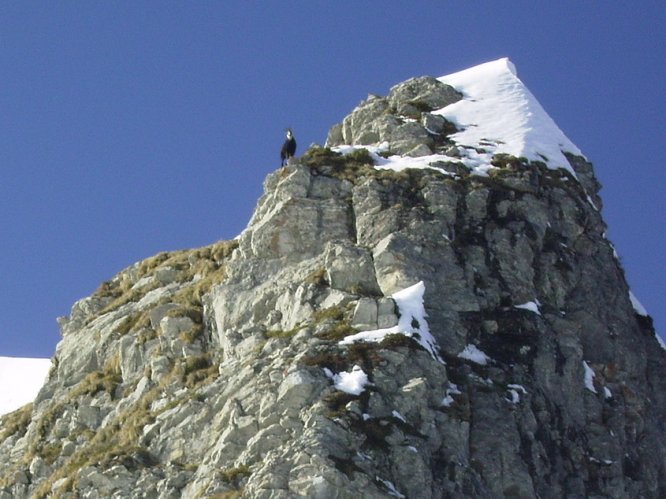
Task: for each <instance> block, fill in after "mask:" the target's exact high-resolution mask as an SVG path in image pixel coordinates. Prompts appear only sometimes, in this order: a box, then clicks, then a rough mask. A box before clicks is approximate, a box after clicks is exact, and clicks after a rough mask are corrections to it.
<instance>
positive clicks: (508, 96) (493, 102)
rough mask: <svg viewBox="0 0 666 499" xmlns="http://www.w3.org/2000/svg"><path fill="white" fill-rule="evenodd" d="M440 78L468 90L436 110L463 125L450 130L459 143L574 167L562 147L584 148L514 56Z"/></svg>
mask: <svg viewBox="0 0 666 499" xmlns="http://www.w3.org/2000/svg"><path fill="white" fill-rule="evenodd" d="M439 80H440V81H442V82H444V83H446V84H448V85H451V86H452V87H454V88H455V89H457V90H458V91H460V92H462V94H463V99H462V100H461V101H459V102H456V103H454V104H451V105H450V106H447V107H445V108H444V109H440V110H439V111H436V112H435V114H441V115H442V116H444V117H445V118H446V119H448V120H449V121H451V122H453V123H455V124H456V125H458V127H459V128H463V130H462V131H461V132H458V133H456V134H454V135H453V136H451V139H452V140H453V141H454V142H456V144H458V145H459V146H463V147H465V148H482V149H485V150H486V151H488V153H487V154H489V155H490V156H489V157H487V158H486V159H488V160H489V158H490V157H492V155H493V154H498V153H505V154H510V155H512V156H516V157H525V158H527V159H529V160H534V161H545V162H546V163H547V164H548V166H550V167H551V168H566V169H567V170H569V171H571V172H572V173H573V170H572V168H571V165H569V162H568V161H567V159H566V157H565V156H564V154H562V151H567V152H570V153H573V154H576V155H579V156H580V155H582V153H581V152H580V150H579V149H578V147H576V146H575V145H574V144H573V142H571V141H570V140H569V139H568V138H567V137H566V136H565V135H564V133H563V132H562V130H560V129H559V128H558V126H557V125H556V124H555V122H554V121H553V119H552V118H551V117H550V116H548V113H546V111H545V110H544V109H543V107H541V104H539V101H537V100H536V98H535V97H534V96H533V95H532V93H531V92H530V91H529V90H528V89H527V87H526V86H525V85H524V84H523V82H522V81H520V79H519V78H518V76H517V72H516V67H515V66H514V65H513V63H512V62H511V61H510V60H509V59H507V58H503V59H498V60H496V61H492V62H487V63H485V64H481V65H479V66H475V67H473V68H470V69H466V70H464V71H460V72H459V73H454V74H451V75H448V76H442V77H441V78H439ZM470 159H471V160H472V161H471V163H472V164H470V165H468V166H478V165H476V164H474V162H475V158H474V156H472V157H471V158H470ZM479 159H481V160H483V159H484V158H479Z"/></svg>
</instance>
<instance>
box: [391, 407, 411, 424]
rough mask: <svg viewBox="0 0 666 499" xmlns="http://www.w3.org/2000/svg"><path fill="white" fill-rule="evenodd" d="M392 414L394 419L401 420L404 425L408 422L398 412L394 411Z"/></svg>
mask: <svg viewBox="0 0 666 499" xmlns="http://www.w3.org/2000/svg"><path fill="white" fill-rule="evenodd" d="M391 414H393V417H394V418H397V419H399V420H400V421H402V422H403V423H406V422H407V420H406V419H405V418H404V417H402V414H400V413H399V412H398V411H396V410H394V411H393V412H392V413H391Z"/></svg>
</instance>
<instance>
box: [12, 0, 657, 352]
mask: <svg viewBox="0 0 666 499" xmlns="http://www.w3.org/2000/svg"><path fill="white" fill-rule="evenodd" d="M665 5H666V4H664V3H663V2H657V1H654V2H652V1H649V2H648V1H643V2H640V1H638V2H636V1H634V2H631V3H628V2H622V3H621V2H569V1H558V2H523V1H511V2H503V1H493V2H441V1H432V2H426V1H410V2H391V1H384V2H378V1H377V2H370V1H366V2H347V1H340V2H335V3H334V2H318V1H308V2H305V1H303V2H289V1H281V2H271V1H268V2H247V1H244V2H240V1H239V2H212V1H202V2H162V1H160V2H158V1H141V2H74V1H63V2H31V1H24V2H3V3H1V4H0V68H1V71H2V73H1V74H2V77H1V78H0V162H1V163H0V164H1V165H2V166H1V169H0V172H1V173H0V175H1V179H0V210H1V211H0V214H1V218H0V231H1V232H0V234H2V244H1V245H0V272H1V274H0V275H1V279H0V305H1V308H0V355H5V356H30V357H49V356H51V355H52V353H53V351H54V348H55V345H56V343H57V341H58V340H59V333H58V328H57V324H56V321H55V319H56V317H58V316H62V315H67V314H68V313H69V309H70V307H71V305H72V304H73V303H74V301H76V300H77V299H79V298H82V297H84V296H87V295H89V294H90V293H92V292H93V291H94V290H95V289H96V288H97V286H98V285H99V284H100V283H101V282H102V281H104V280H107V279H109V278H111V277H112V276H113V275H114V274H115V273H117V272H118V271H120V270H122V269H123V268H125V267H127V266H128V265H130V264H132V263H134V262H135V261H138V260H141V259H143V258H146V257H149V256H152V255H154V254H156V253H158V252H160V251H165V250H175V249H182V248H191V247H198V246H203V245H206V244H209V243H212V242H214V241H217V240H220V239H229V238H233V237H235V236H236V235H237V234H238V233H239V232H240V231H241V230H242V229H243V228H244V227H245V225H246V223H247V221H248V220H249V217H250V215H251V213H252V210H253V208H254V206H255V204H256V201H257V199H258V197H259V195H260V194H261V190H262V182H263V179H264V177H265V176H266V174H268V173H269V172H271V171H273V170H274V169H276V168H277V167H278V166H279V154H278V153H279V148H280V145H281V143H282V140H283V129H284V128H285V127H286V126H291V127H292V128H293V130H294V133H295V135H296V138H297V140H298V143H299V153H302V152H303V150H304V148H305V147H306V146H307V145H309V144H310V143H313V142H316V143H323V142H324V140H325V138H326V133H327V131H328V129H329V128H330V127H331V126H332V125H333V124H335V123H337V122H339V121H340V120H341V119H342V118H343V117H344V116H345V115H346V114H348V113H349V112H350V111H351V110H352V109H353V108H354V107H355V106H356V105H357V104H358V103H359V102H360V101H361V100H363V99H364V98H365V97H366V96H367V94H368V93H369V92H372V93H377V94H383V95H385V94H386V93H387V92H388V89H389V88H390V87H391V86H392V85H394V84H395V83H398V82H400V81H403V80H405V79H407V78H409V77H412V76H419V75H424V74H428V75H432V76H441V75H444V74H448V73H452V72H455V71H458V70H461V69H465V68H467V67H470V66H473V65H476V64H479V63H482V62H486V61H490V60H493V59H497V58H499V57H504V56H508V57H509V58H511V60H512V61H513V62H514V64H515V65H516V66H517V68H518V74H519V77H520V78H521V79H522V81H523V82H524V83H525V84H526V85H527V87H528V88H529V89H530V90H531V91H532V93H533V94H534V95H535V96H536V97H537V99H538V100H539V101H540V102H541V104H542V105H543V107H544V108H545V109H546V111H547V112H548V113H549V114H550V115H551V116H552V117H553V119H554V120H555V121H556V122H557V124H558V125H559V127H560V128H561V129H562V130H563V131H564V132H565V133H566V134H567V136H568V137H569V138H570V139H571V140H572V141H573V142H574V143H575V144H576V145H577V146H578V147H579V148H580V149H581V150H582V151H583V152H584V153H585V155H586V156H587V157H588V158H589V159H590V160H591V161H592V162H593V163H594V165H595V168H596V173H597V176H598V178H599V179H600V181H601V183H602V184H603V186H604V188H603V190H602V191H601V196H602V198H603V200H604V203H605V205H604V209H603V214H604V218H605V220H606V223H607V224H608V226H609V229H608V237H609V239H610V240H611V241H612V242H613V243H614V244H615V246H616V248H617V251H618V253H619V255H620V256H621V259H622V262H623V266H624V268H625V271H626V273H627V277H628V280H629V282H630V284H631V287H632V289H633V291H634V293H635V295H636V296H637V297H638V298H639V299H640V301H641V302H642V303H643V305H645V307H646V308H647V310H648V311H649V312H650V314H651V315H652V316H653V318H654V319H655V323H656V325H657V330H658V331H660V332H661V333H662V334H664V333H665V332H666V329H665V328H666V310H664V291H665V286H664V281H665V280H666V263H665V261H666V258H664V253H665V251H666V240H665V239H666V238H665V235H664V217H663V215H664V211H665V210H664V207H665V201H664V193H665V190H666V189H665V188H664V184H665V180H666V174H665V173H664V169H665V168H666V164H664V160H663V157H662V154H661V150H660V147H663V146H664V144H665V143H666V141H665V140H664V139H665V138H666V137H665V135H666V126H665V125H666V119H665V118H664V117H665V116H666V95H665V92H664V81H666V71H665V64H664V61H665V60H666V53H665V52H666V49H665V48H664V47H666V29H665V28H664V26H665V25H666V6H665Z"/></svg>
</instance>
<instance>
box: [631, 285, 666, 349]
mask: <svg viewBox="0 0 666 499" xmlns="http://www.w3.org/2000/svg"><path fill="white" fill-rule="evenodd" d="M629 299H630V300H631V305H632V306H633V307H634V312H636V313H637V314H638V315H641V316H643V317H649V316H650V314H648V311H647V309H646V308H645V307H644V306H643V304H642V303H641V302H640V301H638V298H636V295H635V294H634V293H632V292H631V291H629ZM654 336H655V338H657V341H658V342H659V346H661V348H662V349H663V350H666V343H664V340H663V339H662V338H661V336H659V333H657V332H656V331H655V333H654Z"/></svg>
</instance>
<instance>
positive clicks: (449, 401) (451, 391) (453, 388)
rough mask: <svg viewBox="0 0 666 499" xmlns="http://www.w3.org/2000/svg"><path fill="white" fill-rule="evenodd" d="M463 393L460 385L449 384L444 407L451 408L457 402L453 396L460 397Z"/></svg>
mask: <svg viewBox="0 0 666 499" xmlns="http://www.w3.org/2000/svg"><path fill="white" fill-rule="evenodd" d="M460 394H462V392H461V391H460V389H459V388H458V385H456V384H455V383H451V382H449V387H448V388H447V389H446V395H445V396H444V398H443V399H442V406H443V407H451V406H452V405H453V403H454V402H455V400H454V399H453V397H452V396H451V395H460Z"/></svg>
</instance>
